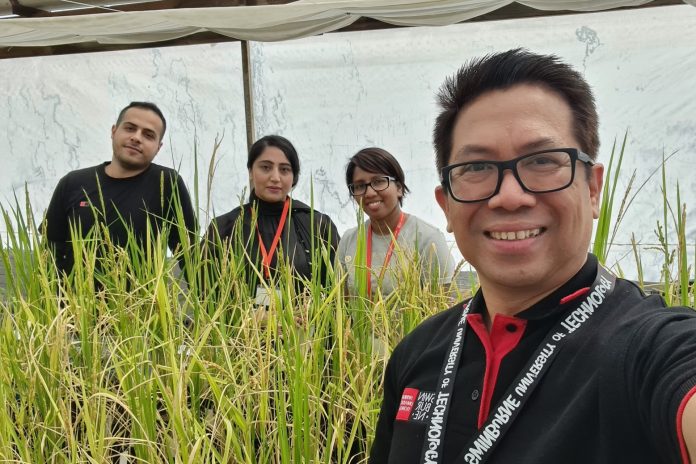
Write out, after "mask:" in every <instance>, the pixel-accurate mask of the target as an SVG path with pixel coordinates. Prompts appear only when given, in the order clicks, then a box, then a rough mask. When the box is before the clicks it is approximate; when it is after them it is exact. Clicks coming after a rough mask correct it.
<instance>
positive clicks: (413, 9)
mask: <svg viewBox="0 0 696 464" xmlns="http://www.w3.org/2000/svg"><path fill="white" fill-rule="evenodd" d="M511 3H515V2H512V1H509V0H442V1H421V0H410V1H409V0H402V1H389V0H358V1H356V0H300V1H297V2H293V3H288V4H285V5H263V6H240V7H218V8H190V9H174V10H155V11H140V12H119V13H107V14H97V15H83V16H64V17H53V18H20V19H5V20H2V21H1V22H0V46H51V45H65V44H74V43H84V42H98V43H102V44H136V43H153V42H159V41H164V40H172V39H177V38H181V37H185V36H188V35H192V34H196V33H199V32H206V31H210V32H215V33H218V34H222V35H224V36H227V37H231V38H235V39H240V40H253V41H262V42H270V41H279V40H288V39H297V38H300V37H308V36H312V35H317V34H322V33H325V32H330V31H335V30H337V29H340V28H342V27H346V26H349V25H350V24H352V23H353V22H355V21H356V20H357V19H359V18H361V17H366V18H372V19H376V20H379V21H383V22H385V23H389V24H394V25H398V26H444V25H449V24H454V23H458V22H461V21H466V20H468V19H472V18H475V17H477V16H480V15H483V14H486V13H489V12H491V11H494V10H497V9H498V8H501V7H504V6H506V5H509V4H511ZM517 3H520V4H522V5H526V6H529V7H532V8H535V9H538V10H545V11H554V10H565V11H578V12H587V11H601V10H606V9H611V8H617V7H622V6H640V5H644V4H647V3H650V0H528V1H523V2H517ZM684 3H687V4H691V5H695V6H696V0H684Z"/></svg>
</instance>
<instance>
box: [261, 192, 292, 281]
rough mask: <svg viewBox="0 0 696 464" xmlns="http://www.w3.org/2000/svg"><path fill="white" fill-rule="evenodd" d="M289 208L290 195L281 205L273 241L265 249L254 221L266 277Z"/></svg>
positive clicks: (269, 272) (269, 274) (268, 276)
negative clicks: (281, 208)
mask: <svg viewBox="0 0 696 464" xmlns="http://www.w3.org/2000/svg"><path fill="white" fill-rule="evenodd" d="M289 210H290V197H287V198H286V199H285V204H284V205H283V212H282V213H281V215H280V222H278V229H276V233H275V236H274V237H273V242H271V247H270V248H269V249H268V250H266V246H265V245H264V244H263V239H262V238H261V231H260V230H259V223H258V222H257V223H256V235H257V236H258V237H259V249H260V250H261V257H262V260H261V264H262V265H263V271H264V274H265V275H266V278H270V277H271V261H272V260H273V255H274V254H275V251H276V248H277V247H278V242H279V241H280V236H281V235H282V233H283V227H284V226H285V220H286V219H287V217H288V211H289Z"/></svg>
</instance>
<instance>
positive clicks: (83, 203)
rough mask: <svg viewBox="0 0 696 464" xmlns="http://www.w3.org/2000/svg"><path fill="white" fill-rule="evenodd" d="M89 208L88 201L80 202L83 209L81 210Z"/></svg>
mask: <svg viewBox="0 0 696 464" xmlns="http://www.w3.org/2000/svg"><path fill="white" fill-rule="evenodd" d="M87 206H89V203H87V202H86V201H81V202H80V207H81V208H85V207H87Z"/></svg>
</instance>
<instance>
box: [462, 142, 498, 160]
mask: <svg viewBox="0 0 696 464" xmlns="http://www.w3.org/2000/svg"><path fill="white" fill-rule="evenodd" d="M491 154H493V150H491V149H488V148H486V147H484V146H483V145H474V144H469V145H464V146H463V147H461V148H460V149H459V150H457V152H456V153H455V154H454V158H455V159H461V158H468V157H470V156H474V155H482V156H485V155H491Z"/></svg>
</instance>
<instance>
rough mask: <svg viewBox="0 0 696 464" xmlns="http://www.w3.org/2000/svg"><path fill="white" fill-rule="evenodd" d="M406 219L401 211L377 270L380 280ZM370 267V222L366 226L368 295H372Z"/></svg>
mask: <svg viewBox="0 0 696 464" xmlns="http://www.w3.org/2000/svg"><path fill="white" fill-rule="evenodd" d="M405 220H406V215H405V214H404V212H403V211H402V212H401V216H399V223H398V224H397V225H396V229H394V235H393V238H392V240H391V242H390V243H389V248H388V249H387V254H386V255H385V256H384V263H383V264H382V269H381V270H380V271H379V277H378V280H379V281H381V280H382V277H384V272H385V271H386V270H387V265H388V264H389V260H390V259H391V256H392V253H394V245H395V244H396V239H397V238H398V237H399V232H401V227H402V226H403V225H404V221H405ZM371 269H372V224H370V225H369V226H367V295H368V297H369V296H371V295H372V275H371V273H370V270H371Z"/></svg>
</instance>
